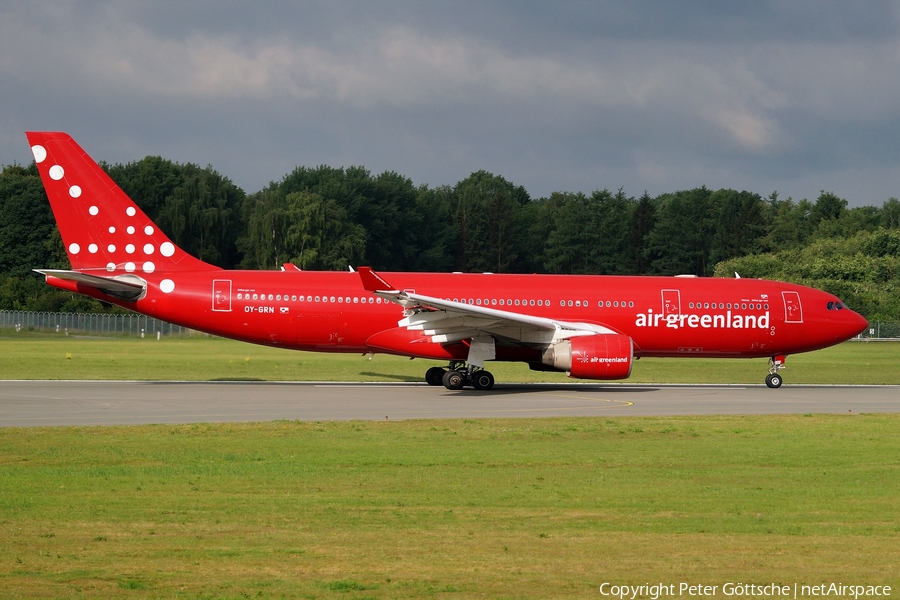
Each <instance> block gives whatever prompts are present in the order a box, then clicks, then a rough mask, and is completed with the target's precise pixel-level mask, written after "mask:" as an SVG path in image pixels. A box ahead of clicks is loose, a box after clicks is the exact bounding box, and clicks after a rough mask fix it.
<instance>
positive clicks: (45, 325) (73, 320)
mask: <svg viewBox="0 0 900 600" xmlns="http://www.w3.org/2000/svg"><path fill="white" fill-rule="evenodd" d="M0 328H8V329H15V330H16V331H20V330H22V329H26V330H29V331H55V332H58V333H74V332H77V333H82V334H84V333H90V334H92V335H137V336H140V335H144V336H148V335H152V336H156V337H160V336H163V335H165V336H177V337H185V336H193V335H205V334H201V333H199V332H197V331H194V330H193V329H188V328H187V327H182V326H180V325H173V324H171V323H168V322H166V321H160V320H159V319H154V318H152V317H146V316H144V315H139V314H137V313H131V314H124V315H110V314H93V313H58V312H32V311H25V310H0ZM855 339H860V340H892V339H900V321H872V322H871V323H869V327H868V328H866V330H865V331H863V332H862V333H861V334H860V335H859V336H858V337H857V338H855Z"/></svg>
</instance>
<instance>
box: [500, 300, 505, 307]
mask: <svg viewBox="0 0 900 600" xmlns="http://www.w3.org/2000/svg"><path fill="white" fill-rule="evenodd" d="M503 304H504V303H503V298H500V306H503Z"/></svg>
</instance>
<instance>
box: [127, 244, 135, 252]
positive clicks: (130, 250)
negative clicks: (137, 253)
mask: <svg viewBox="0 0 900 600" xmlns="http://www.w3.org/2000/svg"><path fill="white" fill-rule="evenodd" d="M125 252H127V253H128V254H134V244H128V245H127V246H125Z"/></svg>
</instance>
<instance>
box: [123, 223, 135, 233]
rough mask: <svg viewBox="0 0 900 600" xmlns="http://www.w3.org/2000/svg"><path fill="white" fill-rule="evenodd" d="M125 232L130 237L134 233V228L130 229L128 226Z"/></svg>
mask: <svg viewBox="0 0 900 600" xmlns="http://www.w3.org/2000/svg"><path fill="white" fill-rule="evenodd" d="M125 231H127V232H128V235H131V234H132V233H134V227H132V226H131V225H129V226H128V227H127V228H126V229H125Z"/></svg>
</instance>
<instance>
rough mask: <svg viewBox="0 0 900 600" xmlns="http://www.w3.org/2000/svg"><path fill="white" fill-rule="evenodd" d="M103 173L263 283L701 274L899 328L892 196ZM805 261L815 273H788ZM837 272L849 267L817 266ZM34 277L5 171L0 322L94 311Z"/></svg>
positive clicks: (30, 225) (30, 186)
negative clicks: (5, 315) (0, 315)
mask: <svg viewBox="0 0 900 600" xmlns="http://www.w3.org/2000/svg"><path fill="white" fill-rule="evenodd" d="M103 167H104V168H105V169H106V171H107V172H108V173H109V175H110V176H111V177H112V179H113V180H114V181H116V183H117V184H118V185H119V186H120V187H121V188H122V189H123V190H124V191H125V192H126V193H127V194H128V195H129V196H130V197H131V198H132V199H133V200H134V201H135V202H136V203H137V204H138V206H140V207H141V209H143V210H144V211H145V212H146V213H147V215H148V216H149V217H150V218H151V219H153V220H154V221H155V222H156V223H157V224H158V225H159V227H160V228H161V229H162V230H163V231H165V232H166V234H167V235H168V236H169V237H170V238H171V239H172V240H173V241H174V242H175V243H176V244H178V245H179V246H181V247H182V248H184V249H185V250H186V251H187V252H189V253H191V254H193V255H194V256H197V257H198V258H200V259H202V260H204V261H207V262H210V263H213V264H215V265H218V266H221V267H223V268H246V269H277V268H280V267H281V265H282V264H283V263H287V262H290V263H293V264H295V265H297V266H298V267H300V268H301V269H304V270H314V269H323V270H346V269H347V268H348V266H350V265H352V266H353V267H356V266H358V265H369V266H372V267H373V268H375V269H377V270H384V271H438V272H447V271H465V272H494V273H578V274H586V273H594V274H635V275H654V274H658V275H676V274H693V275H699V276H710V275H714V274H715V275H719V276H725V275H729V276H733V273H731V271H733V270H736V271H738V272H739V273H740V274H741V275H742V276H754V277H755V276H761V277H767V278H780V279H784V280H791V281H799V282H801V283H808V284H813V285H816V286H817V287H822V288H824V289H828V290H830V291H834V292H836V293H838V292H840V293H841V295H842V297H844V299H845V301H847V302H848V304H850V306H852V307H855V308H861V309H862V310H863V312H864V314H867V316H869V318H882V319H896V318H900V306H898V303H900V301H898V300H897V296H898V291H900V271H898V268H897V267H898V264H897V261H898V260H900V251H898V248H897V246H900V244H898V243H895V242H896V240H900V201H898V200H897V199H896V198H891V199H889V200H887V201H886V202H884V204H883V205H882V206H881V207H874V206H865V207H858V208H849V207H848V202H847V201H846V200H845V199H842V198H839V197H838V196H836V195H835V194H833V193H830V192H824V191H823V192H822V193H821V194H820V195H819V197H818V198H817V199H816V200H815V201H814V202H812V201H808V200H805V199H804V200H800V201H794V200H793V199H791V198H787V199H781V198H779V197H778V194H777V193H772V194H770V195H769V196H768V197H766V198H763V197H762V196H760V195H759V194H757V193H754V192H748V191H736V190H731V189H720V190H711V189H708V188H706V187H699V188H695V189H692V190H683V191H677V192H671V193H665V194H661V195H659V196H656V197H651V196H649V195H648V194H647V193H646V192H645V193H644V194H643V195H641V196H640V197H637V198H635V197H633V196H628V195H627V194H626V193H625V192H624V190H621V189H620V190H617V191H615V192H613V191H610V190H607V189H603V190H597V191H594V192H593V193H591V194H584V193H580V192H575V193H572V192H554V193H552V194H550V196H548V197H545V198H537V199H534V198H531V197H530V196H529V194H528V192H527V191H526V190H525V188H524V187H522V186H518V185H515V184H513V183H512V182H510V181H508V180H506V179H505V178H503V177H502V176H499V175H495V174H492V173H488V172H486V171H477V172H475V173H472V174H471V175H470V176H469V177H467V178H465V179H463V180H462V181H460V182H458V183H457V184H456V185H453V186H439V187H429V186H427V185H420V186H415V185H414V184H413V182H412V180H410V179H409V178H407V177H404V176H402V175H400V174H398V173H396V172H392V171H386V172H384V173H381V174H378V175H373V174H372V173H370V172H369V171H368V170H366V169H365V168H362V167H349V168H333V167H328V166H320V167H315V168H310V167H298V168H296V169H295V170H294V171H293V172H291V173H290V174H288V175H286V176H285V177H284V178H283V179H282V180H281V181H279V182H273V183H271V184H269V185H268V186H266V187H265V188H264V189H262V190H260V191H258V192H255V193H252V194H247V193H245V192H244V191H243V190H241V189H240V188H239V187H237V186H236V185H234V183H232V182H231V181H230V180H229V179H228V178H227V177H225V176H223V175H221V174H219V173H218V172H216V171H215V170H214V169H213V168H212V167H206V168H201V167H199V166H197V165H193V164H178V163H175V162H172V161H169V160H166V159H163V158H161V157H147V158H145V159H143V160H140V161H136V162H132V163H128V164H125V165H122V164H115V165H103ZM885 236H886V237H885ZM885 239H887V240H889V241H888V242H884V240H885ZM829 240H830V241H829ZM873 240H881V241H873ZM890 240H895V241H894V242H891V241H890ZM879 244H880V245H879ZM892 244H893V245H892ZM876 246H877V248H875V247H876ZM879 248H880V249H879ZM826 249H827V252H826ZM879 252H880V253H881V254H878V253H879ZM873 253H874V254H873ZM837 254H840V256H841V257H844V258H841V259H840V260H838V259H837V258H835V257H836V256H837ZM826 257H830V258H826ZM861 257H868V258H861ZM869 259H872V260H874V261H875V262H872V260H869ZM816 261H818V262H817V263H816V264H819V265H820V266H822V268H818V270H816V269H815V268H812V267H810V269H807V270H802V269H800V265H805V264H807V263H810V262H816ZM841 261H844V262H847V261H850V262H853V261H857V262H856V263H854V264H857V263H858V264H857V266H856V267H854V268H847V269H844V270H840V269H837V270H835V269H832V270H830V271H829V270H828V269H825V268H824V265H826V264H827V265H834V264H837V263H840V264H844V263H843V262H841ZM867 261H868V262H867ZM876 263H877V264H876ZM37 267H50V268H67V267H68V262H67V258H66V255H65V252H64V250H63V247H62V243H61V241H60V238H59V233H58V231H57V230H56V225H55V222H54V220H53V217H52V214H51V211H50V207H49V204H48V202H47V200H46V196H45V194H44V191H43V186H42V185H41V182H40V178H39V176H38V173H37V169H36V168H35V166H34V165H33V164H32V165H30V166H28V167H23V166H19V165H11V166H6V167H4V169H3V171H2V173H0V309H26V310H63V311H82V310H103V308H102V307H100V305H99V303H97V302H95V301H93V300H90V299H87V298H82V297H77V296H75V295H72V294H69V293H65V292H61V291H59V290H55V289H54V288H50V287H49V286H46V285H44V284H43V283H42V282H41V281H40V278H39V277H37V276H35V275H34V274H33V273H32V272H31V269H32V268H37ZM866 286H868V287H866ZM892 298H893V300H892ZM867 311H868V312H867Z"/></svg>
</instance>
